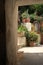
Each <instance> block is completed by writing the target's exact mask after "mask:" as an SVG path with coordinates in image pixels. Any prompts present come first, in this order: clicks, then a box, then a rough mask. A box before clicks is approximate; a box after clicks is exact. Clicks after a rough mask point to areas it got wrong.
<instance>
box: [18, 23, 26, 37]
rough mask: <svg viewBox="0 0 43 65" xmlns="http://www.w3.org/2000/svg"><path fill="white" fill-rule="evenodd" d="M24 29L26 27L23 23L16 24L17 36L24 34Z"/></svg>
mask: <svg viewBox="0 0 43 65" xmlns="http://www.w3.org/2000/svg"><path fill="white" fill-rule="evenodd" d="M26 31H27V28H26V27H25V26H24V25H23V24H21V25H19V26H18V36H25V32H26Z"/></svg>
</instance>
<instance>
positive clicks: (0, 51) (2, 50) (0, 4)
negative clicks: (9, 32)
mask: <svg viewBox="0 0 43 65" xmlns="http://www.w3.org/2000/svg"><path fill="white" fill-rule="evenodd" d="M5 24H6V23H5V0H0V65H5V64H6V35H5V33H6V26H5Z"/></svg>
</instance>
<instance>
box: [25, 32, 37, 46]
mask: <svg viewBox="0 0 43 65" xmlns="http://www.w3.org/2000/svg"><path fill="white" fill-rule="evenodd" d="M25 35H26V40H27V42H28V43H27V45H29V46H31V47H33V46H35V45H36V42H37V40H38V35H37V34H36V33H35V32H26V34H25Z"/></svg>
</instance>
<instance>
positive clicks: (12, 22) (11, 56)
mask: <svg viewBox="0 0 43 65" xmlns="http://www.w3.org/2000/svg"><path fill="white" fill-rule="evenodd" d="M15 2H16V0H6V3H5V11H6V48H7V65H16V42H17V41H16V35H17V32H16V19H15V17H16V14H15ZM13 14H14V15H13Z"/></svg>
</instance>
